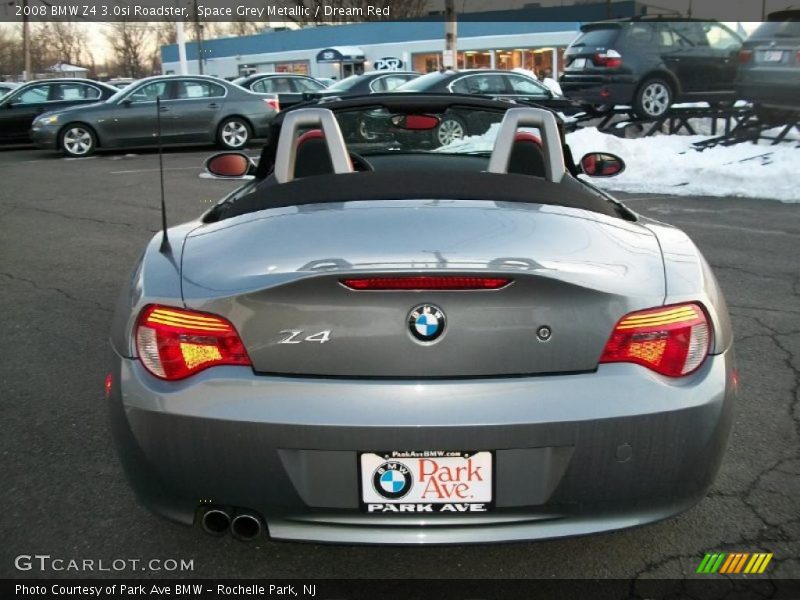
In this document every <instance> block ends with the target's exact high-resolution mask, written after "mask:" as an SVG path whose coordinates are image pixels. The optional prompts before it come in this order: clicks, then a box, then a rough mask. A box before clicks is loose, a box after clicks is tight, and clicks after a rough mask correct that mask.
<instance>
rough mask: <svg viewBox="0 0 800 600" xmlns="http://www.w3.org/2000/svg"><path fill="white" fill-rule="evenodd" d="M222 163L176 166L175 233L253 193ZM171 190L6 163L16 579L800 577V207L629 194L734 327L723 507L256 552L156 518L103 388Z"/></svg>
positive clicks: (97, 172)
mask: <svg viewBox="0 0 800 600" xmlns="http://www.w3.org/2000/svg"><path fill="white" fill-rule="evenodd" d="M210 152H211V150H206V149H191V150H180V151H170V152H169V153H167V154H166V155H165V160H164V163H165V168H166V169H165V178H166V194H167V205H168V213H169V220H170V222H172V223H177V222H179V221H184V220H188V219H191V218H194V217H196V216H197V215H198V214H199V213H200V212H201V211H203V210H205V209H206V208H208V207H209V206H210V205H211V204H212V203H213V202H216V201H217V200H218V199H219V198H220V197H221V196H222V195H223V194H224V193H225V192H227V191H228V190H231V189H233V188H234V187H235V186H236V185H237V184H236V182H229V181H228V182H223V181H214V180H208V179H202V178H200V177H199V176H198V175H199V174H200V172H201V170H202V163H203V160H204V159H205V157H206V156H208V154H209V153H210ZM253 153H254V154H255V153H257V150H254V151H253ZM158 182H159V173H158V156H157V154H155V153H153V152H139V153H136V154H101V155H98V156H96V157H91V158H86V159H78V160H67V159H63V158H60V157H59V156H57V155H55V154H52V153H49V152H43V151H38V150H31V149H13V150H7V149H6V150H0V331H2V335H0V381H1V382H2V383H0V433H1V435H0V457H1V458H0V471H1V472H2V477H1V478H0V483H1V484H2V485H1V486H0V489H1V491H0V494H2V495H1V496H0V497H1V498H2V500H1V501H0V525H1V527H0V530H2V538H1V541H2V543H0V577H31V576H32V577H77V576H86V575H95V576H97V575H100V576H108V575H119V576H131V575H133V576H147V577H159V576H175V575H178V576H192V577H222V576H224V577H377V578H393V577H400V578H408V577H450V578H469V577H505V578H576V577H619V578H636V577H642V578H652V577H661V578H679V577H687V576H694V573H695V570H696V568H697V566H698V564H699V562H700V560H701V559H702V557H703V555H704V554H705V553H706V552H712V551H727V552H734V551H737V552H755V551H764V552H773V553H774V559H773V561H772V564H771V565H770V566H769V569H768V572H769V574H770V575H771V576H773V577H800V511H798V506H799V505H800V504H799V503H798V500H797V499H798V498H800V404H798V398H799V394H800V391H799V389H798V388H799V386H800V266H799V265H800V261H799V260H798V254H800V204H794V205H790V204H781V203H778V202H774V201H770V200H750V199H739V198H681V197H675V196H668V195H657V196H653V195H650V196H637V195H623V194H620V195H619V196H620V197H621V198H622V199H623V200H625V201H626V202H627V203H628V204H629V205H630V206H631V207H632V208H633V209H634V210H636V211H639V212H641V213H643V214H646V215H648V216H651V217H655V218H657V219H660V220H663V221H666V222H668V223H672V224H675V225H677V226H679V227H681V228H683V229H684V230H686V231H687V232H688V233H689V234H690V235H691V236H692V237H693V239H694V240H695V241H696V242H697V243H698V245H699V246H700V248H701V249H702V251H703V252H704V253H705V256H706V257H707V258H708V260H709V262H710V263H711V265H712V266H713V267H714V269H715V272H716V274H717V277H718V279H719V280H720V282H721V284H722V287H723V289H724V291H725V294H726V296H727V300H728V303H729V306H730V310H731V314H732V317H733V325H734V329H735V335H736V342H735V343H736V352H737V355H738V360H739V368H740V374H741V395H740V399H739V402H738V406H737V409H736V422H735V426H734V431H733V435H732V438H731V441H730V446H729V449H728V452H727V455H726V457H725V460H724V463H723V466H722V469H721V472H720V474H719V477H718V479H717V481H716V483H715V485H714V486H713V489H712V491H711V493H710V494H709V495H708V497H707V498H706V499H705V500H704V501H702V502H701V503H700V504H699V505H697V506H696V507H694V508H692V509H691V510H689V511H688V512H686V513H684V514H683V515H681V516H679V517H677V518H674V519H670V520H667V521H664V522H661V523H657V524H654V525H650V526H646V527H642V528H639V529H634V530H628V531H622V532H617V533H612V534H604V535H596V536H590V537H583V538H573V539H564V540H553V541H544V542H536V543H519V544H504V545H493V546H457V547H421V548H417V547H414V548H408V547H360V546H335V545H333V546H326V545H315V544H298V543H286V542H271V541H266V540H264V541H260V542H256V543H250V544H243V543H239V542H236V541H234V540H233V539H231V538H230V537H225V538H219V539H218V538H211V537H208V536H206V535H205V534H203V533H202V531H201V530H200V529H199V528H197V527H196V528H189V527H185V526H182V525H178V524H174V523H172V522H169V521H166V520H164V519H162V518H159V517H156V516H154V515H152V514H150V513H149V512H148V511H146V510H145V509H144V508H142V507H141V506H139V505H138V504H137V502H136V500H135V498H134V496H133V494H132V492H131V490H130V488H129V487H128V485H127V483H126V481H125V478H124V476H123V473H122V470H121V467H120V464H119V461H118V459H117V456H116V454H115V450H114V447H113V444H112V441H111V436H110V432H109V427H108V423H107V409H106V407H105V406H104V399H103V389H102V388H103V377H104V374H105V372H106V369H105V353H106V348H107V336H108V331H109V325H110V320H111V309H112V307H113V305H114V302H115V299H116V296H117V293H118V290H119V287H120V285H121V282H122V281H123V280H124V278H126V277H128V275H129V272H130V268H131V266H132V265H133V263H134V262H135V261H136V259H137V258H138V256H139V255H140V253H141V252H142V249H143V248H144V245H145V243H146V242H147V241H148V239H149V238H150V237H151V236H152V235H153V233H154V232H155V231H156V230H157V229H158V227H159V222H160V215H159V184H158ZM764 194H765V196H768V195H769V190H764ZM34 554H46V555H50V556H51V557H52V558H63V559H65V560H67V561H68V560H70V559H75V560H78V561H83V560H85V559H89V560H94V561H100V560H101V559H102V560H103V561H104V562H105V564H106V565H108V564H110V562H111V561H112V560H113V559H142V560H143V561H148V560H150V559H162V560H163V559H177V560H181V559H183V560H192V561H193V570H191V571H187V572H166V571H163V570H162V571H153V570H149V569H147V568H145V569H144V570H141V566H139V567H138V568H137V569H136V570H131V569H130V568H125V569H124V570H121V571H111V572H94V573H92V572H91V571H89V572H81V571H53V570H50V569H48V570H45V571H40V570H39V569H38V568H34V569H33V570H31V571H20V570H18V569H17V568H16V567H15V559H16V557H18V556H19V555H34ZM117 564H119V563H117ZM95 565H97V563H95Z"/></svg>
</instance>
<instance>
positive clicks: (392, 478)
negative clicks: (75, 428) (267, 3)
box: [106, 94, 737, 544]
mask: <svg viewBox="0 0 800 600" xmlns="http://www.w3.org/2000/svg"><path fill="white" fill-rule="evenodd" d="M453 116H457V118H458V119H459V120H460V121H462V122H465V123H469V130H470V131H471V132H474V135H471V136H470V137H465V138H461V139H457V140H451V141H450V142H449V143H447V144H445V145H442V144H441V142H440V141H439V140H440V138H439V136H438V135H437V128H438V127H439V125H440V124H441V123H443V122H447V120H448V118H450V117H453ZM342 121H345V122H358V123H362V124H364V126H365V127H369V128H372V132H371V135H370V136H369V141H366V142H365V141H363V140H362V141H361V142H359V143H355V142H353V143H349V142H346V141H345V140H344V138H343V136H342V133H341V127H340V122H342ZM271 127H272V128H271V131H270V134H269V138H268V143H267V145H266V146H265V147H264V149H263V152H262V154H261V157H260V159H259V160H258V162H257V164H256V162H254V161H251V159H250V158H248V156H246V155H244V154H241V153H235V152H228V153H222V154H217V155H215V156H213V157H211V158H210V159H209V160H208V161H207V163H206V169H207V170H208V172H209V173H210V174H211V175H212V176H216V177H228V178H241V179H242V180H243V185H242V186H241V187H239V188H238V189H236V190H235V191H234V192H232V193H231V194H230V195H228V196H227V197H225V198H223V199H222V200H221V201H220V202H219V203H217V204H216V205H215V206H214V207H213V208H211V209H210V210H208V211H207V212H206V213H204V214H202V215H201V216H199V217H198V218H197V219H196V220H194V221H191V222H189V223H184V224H181V225H175V226H171V227H169V228H168V229H165V230H164V231H163V232H160V233H158V234H157V235H155V236H154V237H153V239H152V241H151V242H150V243H149V244H148V246H147V248H146V250H145V251H144V254H143V255H142V257H141V259H140V260H139V262H138V264H137V265H136V266H135V268H134V270H133V273H132V275H131V276H130V278H129V280H128V281H127V284H126V285H125V287H124V290H123V291H122V294H121V296H120V299H119V302H118V305H117V307H116V312H115V316H114V319H113V329H112V331H111V349H112V352H111V357H112V359H111V368H110V372H109V374H108V376H107V378H106V395H107V398H108V402H109V405H110V411H111V416H112V427H113V431H114V436H115V438H116V441H117V445H118V448H119V452H120V455H121V458H122V462H123V464H124V467H125V470H126V472H127V474H128V476H129V479H130V481H131V484H132V486H133V488H134V490H135V491H136V493H137V496H138V497H139V499H140V500H141V502H142V503H143V504H144V505H146V506H147V507H148V508H150V509H151V510H152V511H154V512H156V513H158V514H160V515H163V516H165V517H168V518H170V519H173V520H176V521H179V522H181V523H185V524H192V523H196V524H198V525H200V526H201V527H202V528H203V529H204V530H205V531H206V532H208V533H212V534H218V535H222V534H225V533H228V532H230V533H231V534H232V535H234V536H235V537H237V538H239V539H242V540H248V539H255V538H259V537H261V538H263V537H265V536H269V537H271V538H274V539H280V540H308V541H320V542H339V543H370V544H373V543H374V544H381V543H389V544H427V543H433V544H461V543H483V542H502V541H515V540H534V539H543V538H553V537H561V536H573V535H582V534H588V533H597V532H604V531H611V530H616V529H620V528H625V527H632V526H637V525H642V524H645V523H649V522H653V521H657V520H659V519H664V518H667V517H671V516H673V515H676V514H678V513H680V512H681V511H684V510H686V509H688V508H689V507H691V506H693V505H694V504H695V503H697V502H699V501H700V500H701V499H702V498H703V497H704V496H705V494H706V492H707V490H708V488H709V486H710V485H711V484H712V482H713V480H714V477H715V476H716V473H717V471H718V469H719V467H720V463H721V461H722V457H723V454H724V451H725V447H726V444H727V441H728V436H729V433H730V429H731V424H732V420H733V419H732V416H733V408H734V398H735V395H736V388H737V375H736V370H735V362H734V353H733V345H732V332H731V326H730V321H729V316H728V310H727V307H726V304H725V300H724V298H723V296H722V293H721V291H720V288H719V285H718V284H717V281H716V279H715V278H714V275H713V273H712V272H711V269H710V268H709V265H708V263H707V262H706V261H705V259H704V258H703V256H702V255H701V253H700V252H699V251H698V249H697V247H696V246H695V245H694V244H693V243H692V241H691V240H690V239H689V237H688V236H687V235H686V234H685V233H683V232H682V231H680V230H678V229H675V228H674V227H671V226H669V225H667V224H664V223H660V222H657V221H654V220H652V219H648V218H645V217H643V216H641V215H638V214H636V213H634V212H633V211H631V210H630V209H628V208H627V207H626V206H624V205H623V204H622V203H620V202H619V201H617V200H615V199H614V198H613V197H611V196H609V195H608V194H606V193H604V192H602V191H600V190H599V189H597V188H595V187H594V186H592V185H591V184H590V183H588V181H587V177H590V176H612V175H614V174H616V173H618V172H619V171H620V170H622V169H623V168H624V163H623V162H622V159H620V158H619V157H617V156H614V155H611V154H606V153H591V154H587V155H586V156H584V157H583V158H582V159H580V160H578V161H574V160H573V158H572V155H571V152H570V149H569V146H568V145H567V144H566V142H565V135H564V131H563V124H562V123H561V121H560V120H559V118H558V117H557V116H555V115H554V114H553V113H552V112H551V111H549V110H546V109H543V108H539V107H535V106H532V105H527V104H521V103H510V102H505V101H498V100H494V99H490V98H479V97H474V96H459V95H454V94H447V95H420V94H385V95H371V96H364V97H357V98H348V99H340V100H337V101H319V102H309V103H305V104H301V105H298V106H296V107H292V108H291V109H289V110H286V111H284V112H281V113H279V115H278V116H277V117H276V119H275V120H274V121H273V123H272V126H271Z"/></svg>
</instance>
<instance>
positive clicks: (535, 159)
mask: <svg viewBox="0 0 800 600" xmlns="http://www.w3.org/2000/svg"><path fill="white" fill-rule="evenodd" d="M508 172H509V173H517V174H519V175H533V176H534V177H545V169H544V151H543V150H542V140H541V139H540V138H539V137H538V136H536V135H534V134H532V133H530V132H527V131H518V132H517V134H516V136H515V137H514V147H513V148H512V149H511V158H510V159H509V161H508Z"/></svg>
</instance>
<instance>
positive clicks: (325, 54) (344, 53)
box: [317, 46, 364, 63]
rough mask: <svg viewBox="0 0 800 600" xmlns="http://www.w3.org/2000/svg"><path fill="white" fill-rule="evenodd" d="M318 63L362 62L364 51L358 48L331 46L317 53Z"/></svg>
mask: <svg viewBox="0 0 800 600" xmlns="http://www.w3.org/2000/svg"><path fill="white" fill-rule="evenodd" d="M317 62H318V63H341V62H347V63H356V62H364V51H363V50H362V49H361V48H359V47H358V46H332V47H331V48H325V49H324V50H320V51H319V52H318V53H317Z"/></svg>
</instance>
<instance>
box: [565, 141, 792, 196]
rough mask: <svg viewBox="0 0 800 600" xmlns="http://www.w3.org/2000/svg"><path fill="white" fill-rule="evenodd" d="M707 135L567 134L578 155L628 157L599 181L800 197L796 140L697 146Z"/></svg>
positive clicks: (632, 187)
mask: <svg viewBox="0 0 800 600" xmlns="http://www.w3.org/2000/svg"><path fill="white" fill-rule="evenodd" d="M704 139H708V138H707V137H705V136H700V135H696V136H685V135H680V136H679V135H672V136H666V135H658V136H653V137H647V138H637V139H623V138H618V137H616V136H613V135H608V134H604V133H600V132H599V131H597V129H595V128H586V129H581V130H579V131H576V132H574V133H571V134H569V135H567V142H568V143H569V145H570V147H571V148H572V154H573V156H574V157H575V160H576V161H577V160H579V159H580V157H581V156H583V155H584V154H586V153H587V152H611V153H612V154H616V155H618V156H620V157H621V158H622V159H623V160H624V161H625V165H626V167H625V172H623V173H622V174H620V175H617V176H616V177H610V178H607V179H603V178H592V179H591V181H592V183H594V184H595V185H597V186H598V187H602V188H605V189H609V190H619V191H624V192H636V193H655V194H676V195H681V196H742V197H746V198H772V199H775V200H781V201H783V202H800V187H799V186H798V178H797V161H798V159H799V158H800V151H798V150H797V149H796V148H795V144H779V145H777V146H770V145H769V142H762V143H761V144H759V145H754V144H751V143H743V144H737V145H735V146H727V147H725V146H717V147H714V148H708V149H706V150H703V151H702V152H697V151H696V150H694V149H693V148H692V147H691V146H692V144H693V143H694V142H699V141H702V140H704Z"/></svg>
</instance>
